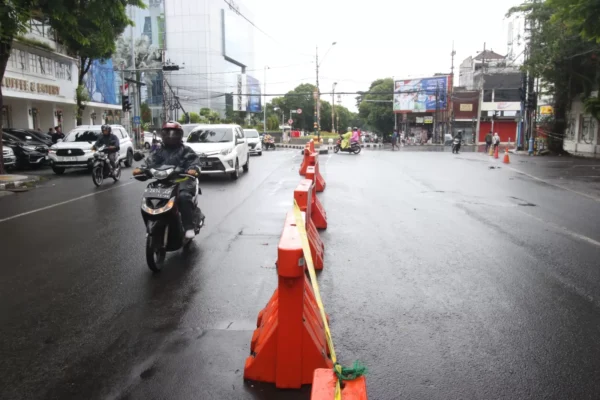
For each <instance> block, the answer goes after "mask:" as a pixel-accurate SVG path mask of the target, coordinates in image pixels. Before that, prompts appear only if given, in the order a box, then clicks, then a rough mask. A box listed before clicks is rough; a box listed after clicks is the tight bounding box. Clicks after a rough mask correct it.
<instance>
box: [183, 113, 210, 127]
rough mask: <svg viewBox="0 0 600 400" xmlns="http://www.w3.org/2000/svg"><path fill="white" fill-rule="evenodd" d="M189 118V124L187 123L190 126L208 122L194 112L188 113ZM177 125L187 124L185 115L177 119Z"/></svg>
mask: <svg viewBox="0 0 600 400" xmlns="http://www.w3.org/2000/svg"><path fill="white" fill-rule="evenodd" d="M189 117H190V122H189V123H190V124H208V123H209V121H208V119H206V117H204V116H203V115H200V114H198V113H195V112H191V113H189ZM179 123H180V124H187V123H188V122H187V119H186V116H185V114H184V115H182V116H181V117H180V118H179Z"/></svg>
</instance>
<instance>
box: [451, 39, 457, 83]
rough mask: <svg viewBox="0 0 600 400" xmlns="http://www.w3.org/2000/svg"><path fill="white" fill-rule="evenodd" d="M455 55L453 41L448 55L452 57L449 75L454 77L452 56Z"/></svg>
mask: <svg viewBox="0 0 600 400" xmlns="http://www.w3.org/2000/svg"><path fill="white" fill-rule="evenodd" d="M455 55H456V51H455V50H454V40H453V41H452V53H450V57H452V66H451V67H450V74H451V75H452V76H454V56H455Z"/></svg>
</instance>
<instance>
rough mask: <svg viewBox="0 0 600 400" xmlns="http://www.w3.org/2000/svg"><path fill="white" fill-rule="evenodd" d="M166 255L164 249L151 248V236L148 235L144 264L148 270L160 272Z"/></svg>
mask: <svg viewBox="0 0 600 400" xmlns="http://www.w3.org/2000/svg"><path fill="white" fill-rule="evenodd" d="M166 255H167V251H166V250H165V249H164V248H160V249H157V248H155V247H154V246H153V243H152V236H150V235H148V236H147V237H146V262H147V263H148V268H150V270H151V271H152V272H160V271H161V269H162V265H163V262H164V261H165V256H166Z"/></svg>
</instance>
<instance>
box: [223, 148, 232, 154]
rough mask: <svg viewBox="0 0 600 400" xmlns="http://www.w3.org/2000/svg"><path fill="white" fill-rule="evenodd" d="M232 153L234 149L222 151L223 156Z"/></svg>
mask: <svg viewBox="0 0 600 400" xmlns="http://www.w3.org/2000/svg"><path fill="white" fill-rule="evenodd" d="M232 151H233V148H232V147H230V148H228V149H223V150H221V155H223V156H226V155H228V154H231V152H232Z"/></svg>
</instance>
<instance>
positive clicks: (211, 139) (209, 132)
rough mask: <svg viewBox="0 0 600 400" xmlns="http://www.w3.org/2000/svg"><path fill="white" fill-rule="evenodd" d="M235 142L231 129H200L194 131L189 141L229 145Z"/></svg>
mask: <svg viewBox="0 0 600 400" xmlns="http://www.w3.org/2000/svg"><path fill="white" fill-rule="evenodd" d="M232 140H233V129H231V128H200V129H197V130H193V131H192V132H191V133H190V136H189V137H188V139H187V142H188V143H227V142H231V141H232Z"/></svg>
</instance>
